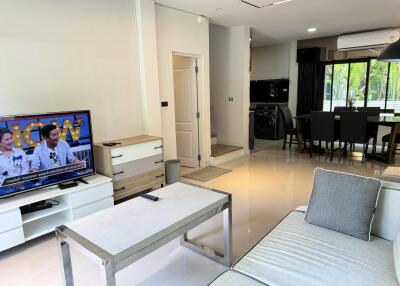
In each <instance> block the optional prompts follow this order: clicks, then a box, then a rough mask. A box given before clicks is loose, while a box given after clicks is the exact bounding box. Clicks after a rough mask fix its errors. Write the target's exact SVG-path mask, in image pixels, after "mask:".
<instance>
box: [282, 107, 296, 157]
mask: <svg viewBox="0 0 400 286" xmlns="http://www.w3.org/2000/svg"><path fill="white" fill-rule="evenodd" d="M279 112H280V113H281V118H283V122H284V137H283V150H285V149H286V144H287V143H289V148H291V147H292V144H297V143H298V142H297V140H296V141H294V142H293V136H296V137H297V129H296V128H295V127H294V125H293V116H292V112H291V111H290V109H289V107H287V106H281V107H280V109H279ZM287 136H290V138H289V142H288V141H287Z"/></svg>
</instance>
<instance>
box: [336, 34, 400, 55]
mask: <svg viewBox="0 0 400 286" xmlns="http://www.w3.org/2000/svg"><path fill="white" fill-rule="evenodd" d="M399 38H400V30H381V31H373V32H367V33H358V34H352V35H344V36H339V38H338V42H337V45H338V50H339V51H352V50H364V49H373V48H381V47H384V46H386V45H387V44H390V43H393V42H396V41H397V40H398V39H399Z"/></svg>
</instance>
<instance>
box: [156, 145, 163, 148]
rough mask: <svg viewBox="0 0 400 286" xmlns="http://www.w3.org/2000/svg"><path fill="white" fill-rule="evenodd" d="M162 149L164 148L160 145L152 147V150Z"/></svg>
mask: <svg viewBox="0 0 400 286" xmlns="http://www.w3.org/2000/svg"><path fill="white" fill-rule="evenodd" d="M162 147H164V146H163V145H161V146H156V147H154V149H161V148H162Z"/></svg>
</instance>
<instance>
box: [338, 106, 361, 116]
mask: <svg viewBox="0 0 400 286" xmlns="http://www.w3.org/2000/svg"><path fill="white" fill-rule="evenodd" d="M355 110H356V108H355V107H347V106H335V107H334V108H333V112H334V113H335V114H336V115H339V114H340V113H341V112H347V111H355Z"/></svg>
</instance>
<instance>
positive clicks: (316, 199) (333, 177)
mask: <svg viewBox="0 0 400 286" xmlns="http://www.w3.org/2000/svg"><path fill="white" fill-rule="evenodd" d="M381 184H382V183H381V181H379V180H378V179H374V178H367V177H362V176H356V175H352V174H346V173H342V172H336V171H328V170H324V169H320V168H317V169H315V173H314V184H313V189H312V193H311V197H310V201H309V204H308V209H307V212H306V216H305V221H306V222H308V223H310V224H314V225H317V226H320V227H324V228H327V229H331V230H334V231H338V232H341V233H344V234H348V235H351V236H354V237H357V238H359V239H362V240H367V241H369V240H370V232H371V224H372V219H373V217H374V213H375V208H376V203H377V200H378V195H379V191H380V188H381Z"/></svg>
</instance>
